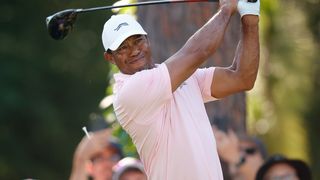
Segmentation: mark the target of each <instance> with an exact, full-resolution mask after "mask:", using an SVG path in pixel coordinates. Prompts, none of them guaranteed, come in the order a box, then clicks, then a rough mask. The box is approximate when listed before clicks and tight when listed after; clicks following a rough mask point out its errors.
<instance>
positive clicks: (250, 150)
mask: <svg viewBox="0 0 320 180" xmlns="http://www.w3.org/2000/svg"><path fill="white" fill-rule="evenodd" d="M242 151H243V152H245V153H246V154H247V155H253V154H255V153H256V152H257V149H256V148H255V147H248V148H244V149H242Z"/></svg>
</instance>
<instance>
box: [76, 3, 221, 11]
mask: <svg viewBox="0 0 320 180" xmlns="http://www.w3.org/2000/svg"><path fill="white" fill-rule="evenodd" d="M218 1H219V0H164V1H145V2H138V3H132V4H124V5H117V6H103V7H94V8H87V9H77V13H84V12H90V11H98V10H107V9H115V8H123V7H132V6H146V5H154V4H171V3H187V2H218Z"/></svg>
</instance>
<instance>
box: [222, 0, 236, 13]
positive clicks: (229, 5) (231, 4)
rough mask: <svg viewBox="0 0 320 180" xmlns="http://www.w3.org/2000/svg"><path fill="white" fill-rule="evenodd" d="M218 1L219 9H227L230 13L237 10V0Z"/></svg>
mask: <svg viewBox="0 0 320 180" xmlns="http://www.w3.org/2000/svg"><path fill="white" fill-rule="evenodd" d="M219 3H220V8H221V9H224V8H226V9H229V10H230V11H231V12H232V14H233V13H234V12H236V10H237V4H238V0H220V1H219Z"/></svg>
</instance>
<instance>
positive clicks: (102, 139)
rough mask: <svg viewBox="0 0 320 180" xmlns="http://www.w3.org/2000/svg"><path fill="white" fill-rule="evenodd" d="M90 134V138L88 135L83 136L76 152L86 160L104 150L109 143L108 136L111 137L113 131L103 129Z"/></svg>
mask: <svg viewBox="0 0 320 180" xmlns="http://www.w3.org/2000/svg"><path fill="white" fill-rule="evenodd" d="M90 135H91V138H90V139H89V138H88V137H87V136H85V137H83V139H82V140H81V142H80V144H79V145H78V147H77V150H76V154H75V155H76V156H78V157H81V159H83V160H85V161H87V160H89V159H90V158H91V157H92V156H94V155H95V154H97V153H99V152H102V151H103V150H104V148H105V147H106V146H107V145H108V138H110V137H111V131H110V130H109V129H107V130H101V131H97V132H94V133H90Z"/></svg>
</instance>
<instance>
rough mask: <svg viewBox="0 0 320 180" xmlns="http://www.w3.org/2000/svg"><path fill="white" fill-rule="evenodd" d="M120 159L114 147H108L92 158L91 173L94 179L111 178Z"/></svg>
mask: <svg viewBox="0 0 320 180" xmlns="http://www.w3.org/2000/svg"><path fill="white" fill-rule="evenodd" d="M119 160H120V157H119V155H118V154H116V153H115V152H114V150H113V149H110V148H106V149H105V150H104V151H102V152H101V153H99V154H98V155H97V156H96V157H95V158H93V159H92V162H91V164H90V168H89V169H90V170H89V173H90V175H91V176H92V177H93V179H94V180H111V178H112V167H113V166H114V165H115V164H116V163H117V162H118V161H119Z"/></svg>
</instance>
